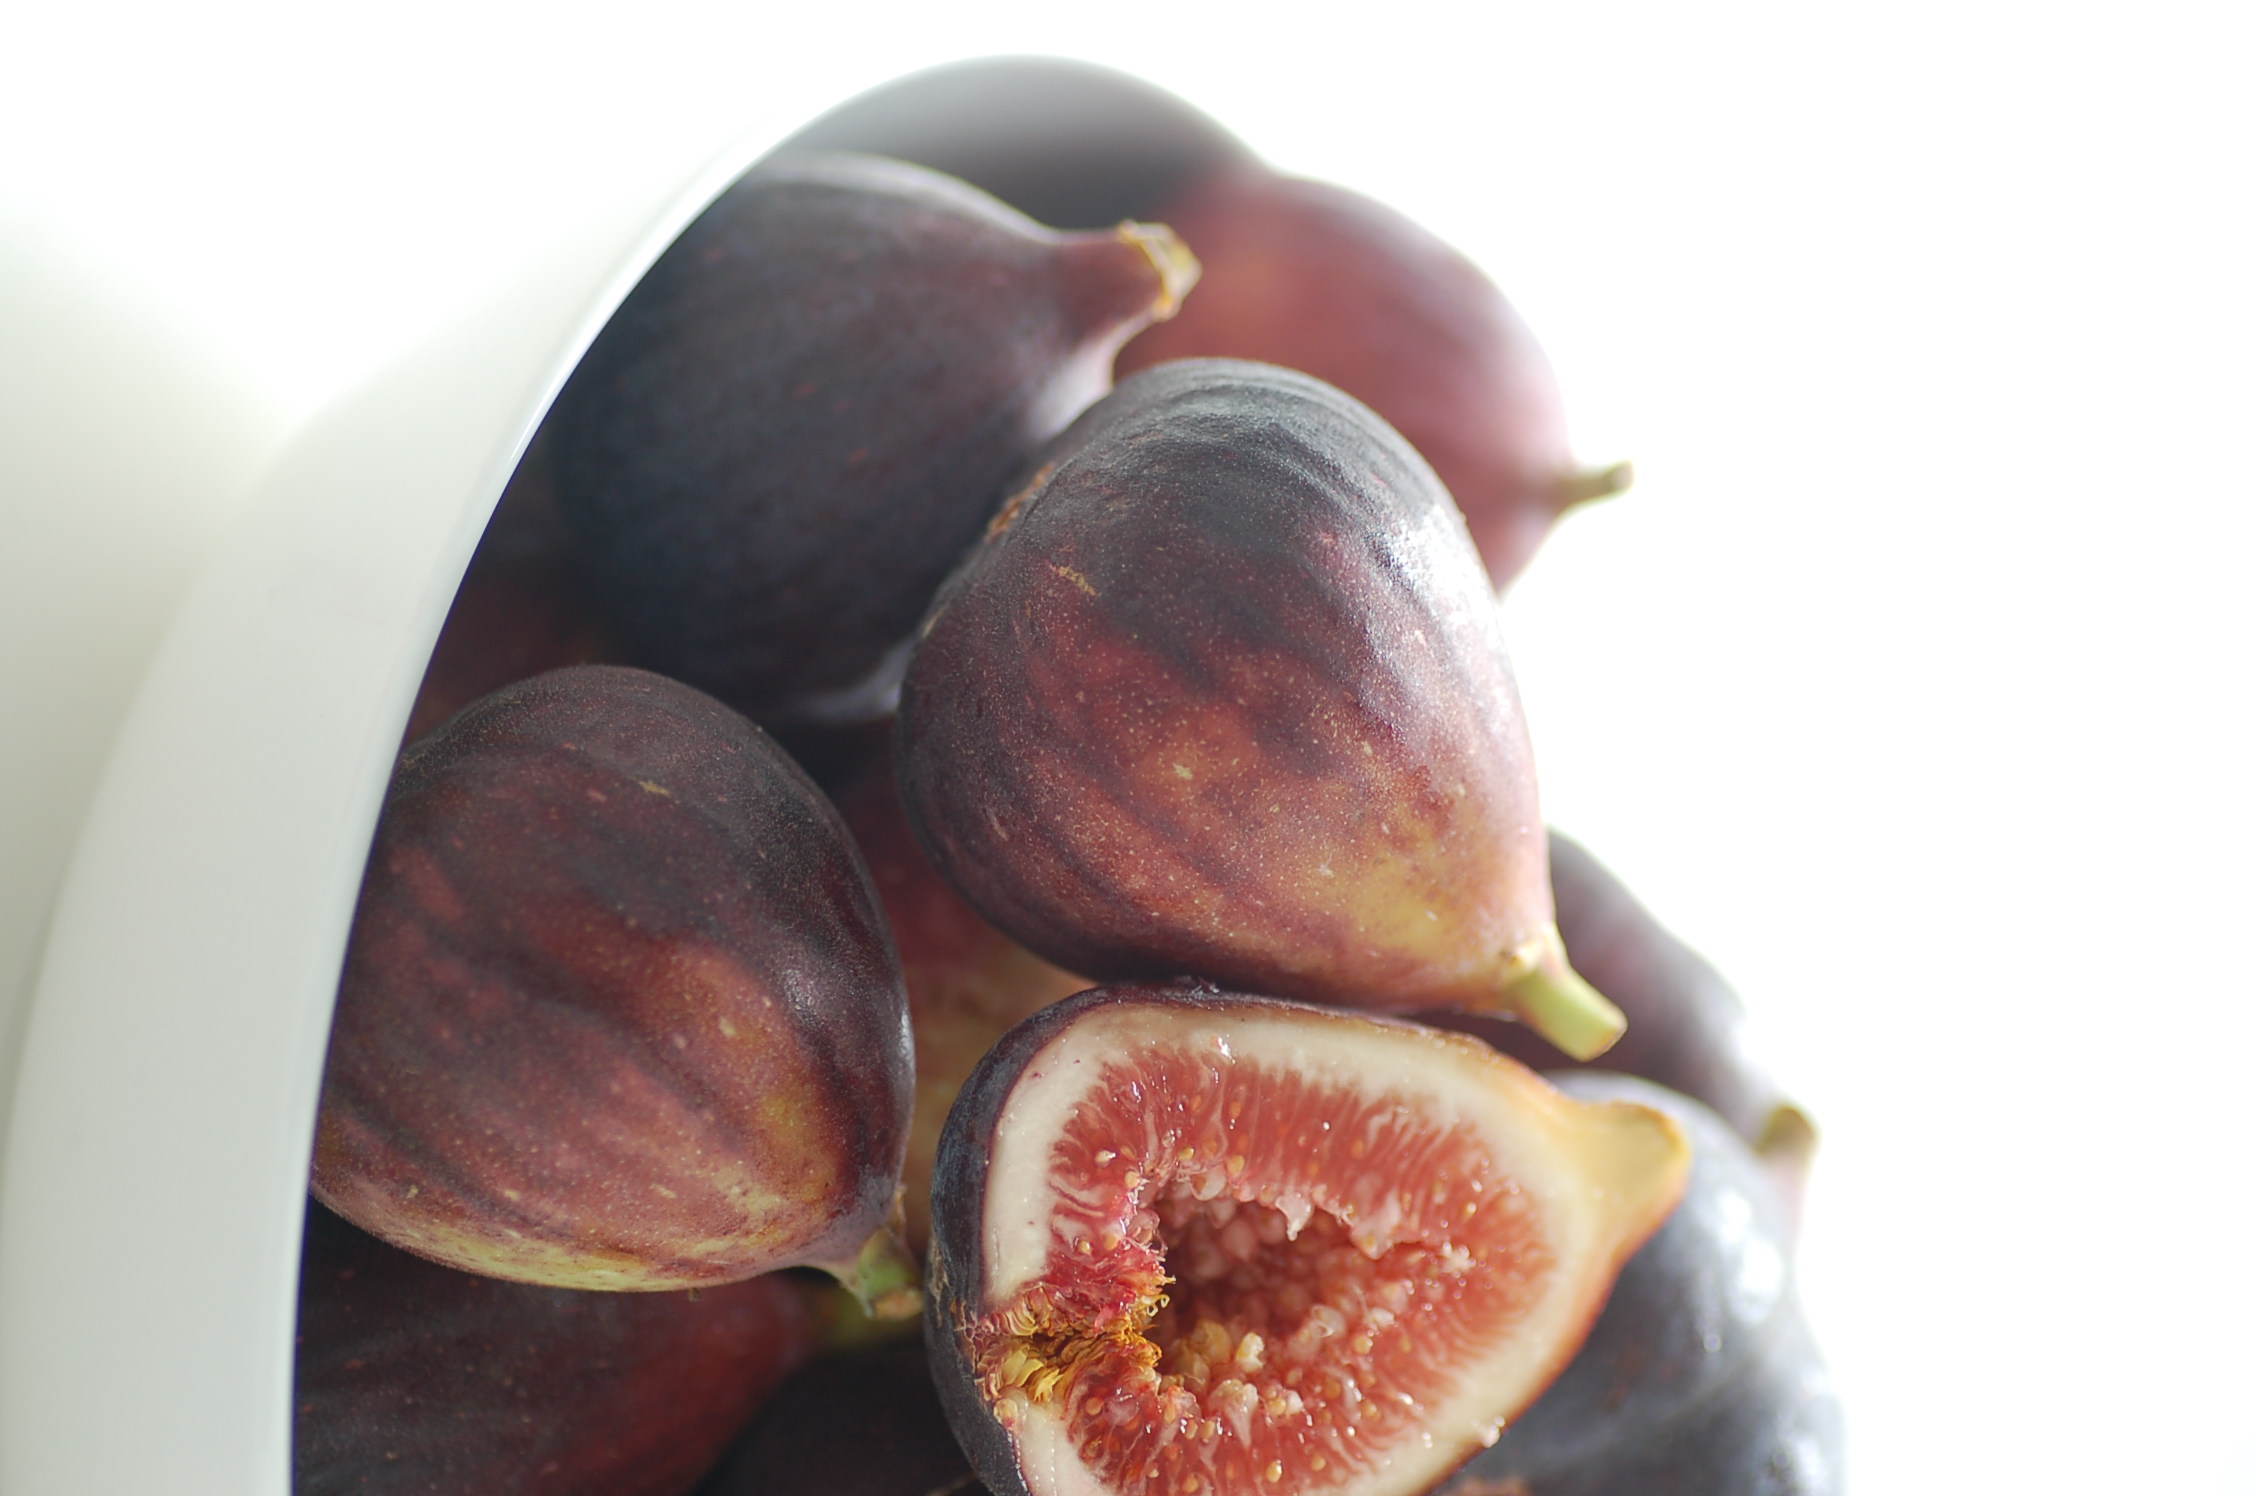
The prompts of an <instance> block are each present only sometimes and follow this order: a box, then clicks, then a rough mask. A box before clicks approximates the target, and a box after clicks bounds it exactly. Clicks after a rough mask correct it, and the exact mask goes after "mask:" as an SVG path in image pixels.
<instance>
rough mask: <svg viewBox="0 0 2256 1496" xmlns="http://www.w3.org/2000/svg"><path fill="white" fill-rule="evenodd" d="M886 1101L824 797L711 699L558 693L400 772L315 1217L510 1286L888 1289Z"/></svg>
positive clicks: (891, 1166)
mask: <svg viewBox="0 0 2256 1496" xmlns="http://www.w3.org/2000/svg"><path fill="white" fill-rule="evenodd" d="M911 1079H912V1078H911V1070H910V1056H909V1030H908V1012H907V1004H906V1000H905V998H904V996H903V994H902V989H901V974H900V967H899V964H898V962H897V961H896V959H895V957H894V953H893V947H892V942H891V940H890V939H889V938H888V936H887V934H886V930H885V926H884V924H883V922H882V919H881V917H880V915H879V913H878V909H877V899H876V895H875V893H874V892H873V891H872V890H871V888H870V884H869V875H868V873H867V871H866V870H865V869H864V868H863V867H862V864H861V860H860V858H859V857H858V856H857V855H856V854H855V852H854V849H853V845H852V842H851V841H850V839H849V838H848V836H847V833H846V829H845V827H844V826H843V825H842V824H841V823H840V822H839V820H838V816H837V812H836V811H834V810H833V809H832V808H831V807H830V804H829V802H828V801H826V800H825V799H823V797H822V796H821V794H820V793H819V792H818V791H817V790H816V789H815V788H814V786H813V785H811V784H810V783H808V781H807V779H806V777H805V776H804V775H802V774H801V773H800V772H799V771H798V770H797V769H796V768H795V767H794V766H793V765H792V764H791V762H790V761H789V760H788V759H787V758H785V757H784V756H783V754H782V753H781V751H780V750H778V749H777V748H776V747H775V745H774V744H773V743H771V742H770V741H768V739H767V738H766V736H765V735H764V734H762V733H761V732H760V731H759V729H758V728H756V727H754V726H753V725H752V724H751V723H750V722H747V721H746V720H745V719H743V718H742V717H740V716H738V715H736V714H735V713H734V712H731V711H729V710H728V709H727V708H726V707H724V706H722V705H721V704H720V703H718V702H716V701H714V700H713V699H712V698H710V697H707V696H704V695H702V694H700V693H699V692H696V691H693V690H691V689H690V688H689V687H687V686H684V685H681V684H679V683H677V682H674V681H670V680H667V679H664V678H663V677H660V676H655V675H651V674H648V673H647V672H644V671H639V670H628V669H623V668H619V667H613V666H582V667H577V668H573V669H568V670H560V671H555V672H551V673H550V674H547V675H543V676H537V677H535V678H534V679H532V680H529V681H524V682H520V683H519V684H517V685H514V686H510V687H507V688H505V689H503V690H501V691H498V692H496V693H494V694H493V695H491V696H488V697H486V698H484V699H483V700H482V701H480V702H479V703H478V704H477V705H475V706H472V707H470V708H468V709H467V710H465V711H463V712H461V713H460V714H458V715H457V716H455V717H454V718H453V719H452V720H450V721H449V722H448V723H447V724H446V725H445V726H444V727H442V728H440V729H439V730H438V731H436V732H434V733H432V734H431V735H429V736H428V737H425V738H423V739H422V740H420V741H419V742H418V743H416V744H415V745H414V746H412V747H410V748H409V749H408V751H407V752H406V753H405V754H404V755H403V756H402V757H401V759H400V763H399V767H398V770H397V772H396V774H395V775H394V778H393V782H392V786H391V790H390V793H389V795H388V796H387V798H386V801H385V805H384V812H383V816H382V819H381V821H380V823H379V825H378V827H377V832H376V843H375V847H374V850H373V851H372V853H371V854H370V858H369V868H368V874H367V877H366V880H365V882H364V884H363V886H362V889H361V898H360V906H359V909H358V911H357V913H356V914H355V916H354V921H353V930H352V938H351V943H350V946H349V948H348V951H347V954H346V960H345V971H344V979H343V982H342V984H341V986H340V989H339V992H338V997H337V1013H336V1022H335V1026H334V1028H333V1030H332V1032H331V1037H330V1048H329V1065H328V1070H327V1073H326V1075H325V1076H324V1079H323V1086H322V1102H321V1113H320V1119H319V1125H318V1129H317V1136H316V1140H315V1150H314V1169H313V1185H314V1192H315V1194H316V1195H318V1196H319V1197H320V1199H321V1200H322V1202H323V1203H324V1204H327V1205H329V1206H330V1207H331V1208H332V1209H334V1210H336V1211H337V1212H338V1213H340V1214H342V1215H344V1216H346V1217H347V1218H348V1219H350V1220H352V1221H354V1222H356V1223H357V1224H359V1225H361V1226H363V1227H364V1228H366V1229H368V1230H370V1231H372V1232H374V1233H376V1234H377V1235H379V1236H381V1237H383V1238H384V1239H385V1240H387V1241H390V1242H392V1243H394V1244H395V1245H398V1246H402V1247H405V1248H407V1249H409V1250H410V1251H414V1252H417V1253H420V1254H422V1255H424V1256H427V1257H431V1258H433V1259H435V1260H437V1261H440V1262H445V1263H447V1264H449V1265H451V1266H455V1267H459V1268H463V1269H465V1270H468V1271H473V1272H483V1273H490V1274H493V1275H495V1276H498V1277H506V1278H512V1279H515V1280H518V1281H520V1282H528V1283H543V1284H550V1285H554V1286H559V1287H582V1288H625V1289H659V1288H677V1287H696V1286H699V1285H703V1284H711V1283H723V1282H730V1281H733V1280H736V1279H740V1278H748V1277H751V1276H753V1275H755V1274H758V1273H763V1272H767V1271H769V1270H771V1269H773V1268H779V1267H785V1266H790V1265H793V1264H809V1265H814V1266H820V1267H824V1268H827V1269H830V1270H832V1271H833V1272H836V1273H838V1274H839V1275H840V1276H841V1277H842V1278H844V1279H846V1280H847V1281H848V1282H849V1283H850V1284H858V1285H859V1286H860V1288H861V1289H862V1290H863V1292H864V1293H865V1296H867V1297H870V1298H872V1299H878V1298H882V1297H884V1296H886V1295H887V1294H890V1293H894V1292H896V1291H899V1292H907V1288H906V1281H905V1280H906V1279H907V1277H908V1273H907V1264H906V1263H905V1261H903V1260H902V1259H901V1258H900V1256H899V1248H898V1247H897V1246H896V1245H894V1244H893V1243H892V1238H891V1235H890V1233H889V1231H888V1229H887V1223H888V1219H889V1217H890V1215H891V1213H892V1212H893V1210H894V1208H895V1199H896V1196H897V1194H898V1192H899V1181H900V1171H901V1160H902V1154H903V1150H904V1148H905V1146H906V1141H907V1133H908V1121H909V1103H910V1088H911ZM901 1307H902V1308H904V1309H905V1308H907V1307H908V1305H907V1303H906V1302H904V1303H903V1304H902V1305H901Z"/></svg>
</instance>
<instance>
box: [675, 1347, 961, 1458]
mask: <svg viewBox="0 0 2256 1496" xmlns="http://www.w3.org/2000/svg"><path fill="white" fill-rule="evenodd" d="M697 1496H985V1490H984V1488H983V1487H982V1486H981V1485H980V1484H979V1481H978V1478H977V1477H976V1476H974V1475H973V1474H972V1473H971V1466H970V1465H969V1463H967V1462H966V1461H965V1459H964V1454H963V1450H962V1448H961V1447H959V1446H958V1445H957V1443H956V1436H955V1435H954V1434H953V1433H951V1432H950V1431H949V1429H948V1419H947V1415H946V1414H944V1413H943V1412H942V1411H941V1409H940V1394H939V1392H938V1391H936V1390H935V1389H934V1387H933V1385H932V1371H931V1368H930V1367H929V1366H928V1365H927V1364H926V1361H925V1349H924V1346H923V1344H922V1343H921V1342H919V1341H914V1340H911V1341H906V1342H901V1343H896V1344H892V1345H877V1346H868V1347H864V1348H862V1349H859V1350H854V1351H849V1352H847V1353H845V1354H843V1355H837V1356H825V1357H823V1358H822V1359H820V1360H817V1361H811V1362H809V1363H808V1364H807V1365H805V1366H803V1367H801V1368H800V1369H799V1370H798V1371H797V1372H795V1373H793V1375H792V1377H791V1379H790V1380H789V1381H787V1382H785V1383H784V1384H783V1386H782V1387H781V1388H779V1389H778V1390H777V1392H776V1393H775V1395H774V1396H773V1397H771V1398H769V1399H768V1401H767V1402H766V1403H765V1404H763V1405H762V1406H761V1408H760V1411H759V1414H758V1416H756V1417H755V1418H754V1419H753V1420H752V1423H751V1426H750V1427H748V1428H747V1429H745V1431H744V1433H743V1436H742V1437H741V1438H739V1439H738V1440H737V1442H736V1444H735V1445H734V1446H733V1447H732V1448H731V1449H730V1450H729V1452H728V1455H727V1457H726V1458H725V1459H723V1460H722V1461H721V1463H720V1466H719V1468H717V1469H715V1470H714V1472H713V1474H712V1476H711V1477H710V1478H709V1479H707V1481H706V1482H705V1484H703V1485H701V1486H699V1487H698V1488H697Z"/></svg>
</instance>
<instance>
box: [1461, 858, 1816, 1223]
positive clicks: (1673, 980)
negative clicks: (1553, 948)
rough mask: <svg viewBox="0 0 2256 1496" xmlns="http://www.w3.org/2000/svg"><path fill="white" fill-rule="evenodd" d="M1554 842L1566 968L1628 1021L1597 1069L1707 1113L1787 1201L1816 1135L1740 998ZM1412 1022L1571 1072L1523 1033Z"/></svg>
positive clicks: (1637, 906)
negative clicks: (1661, 1090)
mask: <svg viewBox="0 0 2256 1496" xmlns="http://www.w3.org/2000/svg"><path fill="white" fill-rule="evenodd" d="M1550 838H1551V895H1552V900H1553V902H1554V904H1555V905H1556V906H1557V909H1558V915H1559V933H1560V935H1561V936H1562V937H1563V938H1564V939H1565V941H1566V947H1567V957H1568V959H1569V960H1571V961H1573V962H1574V966H1575V970H1577V971H1579V972H1581V973H1582V974H1583V975H1584V976H1586V977H1588V978H1589V979H1590V980H1591V982H1592V984H1593V985H1595V986H1596V987H1597V988H1598V989H1599V990H1600V991H1601V992H1604V993H1605V994H1606V996H1607V997H1608V998H1609V999H1611V1000H1612V1001H1613V1002H1614V1003H1615V1004H1617V1005H1618V1006H1619V1007H1620V1008H1621V1010H1622V1013H1623V1014H1624V1015H1625V1016H1626V1017H1627V1018H1628V1019H1629V1028H1628V1030H1627V1031H1626V1032H1625V1033H1624V1034H1623V1036H1622V1039H1621V1042H1620V1043H1618V1044H1616V1045H1615V1046H1614V1047H1613V1048H1612V1049H1609V1050H1607V1051H1606V1057H1605V1061H1604V1066H1605V1068H1606V1069H1608V1070H1612V1071H1619V1072H1622V1073H1624V1074H1628V1075H1637V1076H1642V1077H1644V1078H1645V1079H1647V1080H1650V1081H1654V1082H1657V1083H1658V1084H1660V1085H1663V1086H1666V1087H1668V1088H1669V1089H1670V1090H1673V1091H1678V1092H1681V1093H1682V1094H1684V1095H1686V1096H1689V1097H1691V1098H1692V1099H1693V1100H1695V1101H1698V1102H1700V1103H1702V1104H1704V1105H1705V1106H1707V1107H1709V1108H1710V1109H1712V1110H1713V1111H1714V1112H1715V1113H1716V1114H1717V1115H1719V1116H1721V1117H1722V1118H1723V1120H1724V1121H1725V1122H1726V1123H1728V1124H1729V1125H1730V1127H1731V1128H1732V1130H1733V1131H1734V1132H1736V1133H1737V1134H1738V1135H1739V1136H1740V1138H1741V1139H1743V1140H1744V1141H1745V1142H1746V1143H1748V1144H1750V1145H1752V1146H1753V1147H1754V1148H1755V1150H1756V1152H1757V1153H1758V1154H1759V1155H1761V1157H1762V1158H1763V1160H1764V1162H1765V1164H1766V1165H1767V1166H1769V1167H1770V1168H1771V1170H1772V1172H1773V1173H1774V1174H1775V1175H1777V1176H1779V1179H1780V1183H1781V1184H1782V1185H1783V1186H1785V1187H1786V1189H1787V1190H1788V1195H1789V1200H1791V1198H1792V1194H1793V1191H1794V1190H1795V1189H1797V1188H1798V1183H1799V1180H1800V1178H1801V1176H1802V1174H1803V1173H1804V1172H1805V1171H1806V1169H1807V1167H1808V1164H1809V1159H1810V1155H1811V1153H1812V1152H1813V1151H1814V1149H1815V1147H1816V1144H1817V1130H1816V1127H1815V1126H1814V1125H1813V1124H1812V1122H1811V1121H1810V1118H1809V1115H1808V1113H1806V1112H1805V1111H1803V1109H1802V1108H1801V1107H1799V1106H1797V1105H1796V1104H1795V1103H1794V1102H1793V1101H1792V1100H1790V1099H1789V1098H1788V1097H1787V1095H1786V1093H1785V1092H1784V1091H1783V1090H1782V1089H1780V1087H1779V1084H1778V1082H1777V1081H1776V1080H1775V1079H1774V1078H1773V1077H1772V1076H1771V1074H1770V1072H1769V1071H1768V1070H1766V1069H1765V1068H1764V1067H1763V1065H1762V1062H1761V1060H1760V1059H1759V1057H1758V1056H1757V1055H1756V1053H1755V1051H1754V1048H1753V1044H1752V1041H1751V1038H1750V1035H1749V1032H1748V1022H1747V1009H1746V1005H1745V1004H1744V1003H1742V1002H1741V1001H1740V1000H1739V994H1738V993H1736V992H1734V991H1733V990H1732V988H1731V984H1730V983H1729V982H1727V981H1725V980H1724V978H1723V976H1722V974H1721V973H1720V972H1718V971H1717V970H1716V969H1715V967H1713V966H1712V965H1710V964H1709V963H1708V961H1707V960H1706V959H1705V958H1704V957H1702V956H1701V955H1700V953H1699V952H1697V951H1695V950H1693V949H1692V948H1691V947H1690V946H1688V945H1686V944H1685V943H1684V942H1683V941H1682V940H1680V939H1678V938H1677V937H1676V936H1675V935H1674V934H1672V933H1671V932H1670V931H1669V929H1668V928H1667V927H1666V926H1665V925H1663V924H1662V923H1661V922H1660V921H1659V920H1657V919H1655V918H1654V917H1653V915H1652V913H1651V912H1650V911H1649V910H1647V909H1646V908H1645V906H1644V905H1643V904H1641V903H1639V902H1638V899H1637V896H1636V895H1635V894H1633V893H1631V892H1630V890H1629V889H1628V887H1627V886H1625V885H1624V884H1623V883H1622V881H1621V879H1620V878H1618V877H1616V876H1615V875H1614V873H1613V872H1612V870H1610V869H1609V868H1607V866H1606V865H1605V864H1604V863H1602V862H1600V861H1599V860H1598V859H1597V858H1596V857H1595V856H1593V855H1592V854H1591V853H1590V851H1589V849H1588V848H1586V847H1584V846H1583V845H1582V844H1581V843H1579V842H1576V841H1575V840H1573V839H1572V838H1570V837H1568V836H1565V835H1563V834H1561V833H1560V832H1559V831H1557V830H1556V829H1554V830H1553V831H1552V832H1551V834H1550ZM1419 1016H1420V1017H1421V1018H1422V1019H1423V1020H1424V1021H1425V1022H1428V1023H1431V1024H1434V1025H1435V1026H1436V1027H1440V1028H1453V1029H1457V1030H1459V1031H1461V1032H1463V1033H1469V1034H1473V1035H1476V1036H1477V1037H1479V1038H1482V1039H1485V1040H1487V1041H1488V1042H1489V1043H1490V1044H1493V1045H1494V1046H1496V1047H1497V1048H1498V1049H1501V1050H1502V1051H1504V1053H1506V1054H1508V1055H1510V1056H1512V1058H1514V1059H1516V1060H1518V1061H1520V1062H1521V1063H1522V1064H1524V1065H1528V1066H1530V1067H1532V1068H1534V1069H1537V1070H1551V1069H1555V1068H1557V1067H1559V1066H1562V1065H1565V1064H1568V1063H1569V1061H1568V1059H1567V1057H1566V1056H1564V1055H1562V1054H1560V1052H1559V1051H1558V1050H1557V1049H1556V1048H1554V1047H1553V1046H1551V1045H1550V1044H1548V1043H1546V1042H1545V1041H1544V1040H1543V1039H1542V1038H1541V1037H1540V1036H1538V1035H1536V1034H1534V1033H1532V1032H1530V1031H1529V1030H1528V1029H1527V1028H1525V1027H1524V1026H1522V1025H1519V1024H1514V1023H1505V1022H1501V1021H1499V1020H1497V1019H1495V1018H1493V1017H1490V1016H1487V1015H1483V1014H1471V1013H1451V1012H1439V1011H1437V1012H1432V1013H1425V1014H1421V1015H1419Z"/></svg>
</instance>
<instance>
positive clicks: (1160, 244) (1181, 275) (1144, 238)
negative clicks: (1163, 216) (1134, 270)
mask: <svg viewBox="0 0 2256 1496" xmlns="http://www.w3.org/2000/svg"><path fill="white" fill-rule="evenodd" d="M1113 233H1114V234H1115V235H1117V236H1118V237H1119V238H1121V239H1124V240H1126V241H1127V242H1128V243H1130V244H1133V245H1135V246H1136V247H1137V248H1138V249H1140V250H1142V251H1143V252H1144V257H1145V258H1146V259H1148V260H1150V261H1151V262H1152V269H1154V270H1156V271H1158V272H1159V300H1158V302H1157V303H1155V304H1154V305H1153V307H1152V309H1151V319H1152V321H1154V322H1165V321H1166V320H1167V319H1168V318H1170V317H1172V316H1174V315H1175V314H1176V312H1178V311H1180V310H1181V309H1182V306H1183V298H1184V297H1185V296H1188V295H1189V294H1190V292H1191V287H1193V286H1195V285H1197V284H1198V281H1199V262H1198V256H1196V255H1194V254H1192V253H1191V247H1190V246H1189V245H1188V244H1185V243H1184V242H1183V239H1182V236H1181V235H1180V234H1177V233H1176V232H1175V231H1174V230H1173V229H1171V228H1169V227H1168V226H1167V225H1166V224H1164V223H1123V224H1121V225H1120V226H1119V227H1118V228H1116V229H1114V230H1113Z"/></svg>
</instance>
